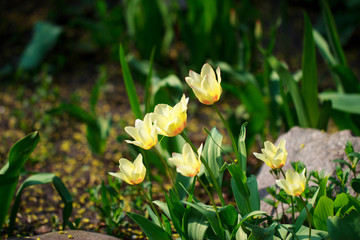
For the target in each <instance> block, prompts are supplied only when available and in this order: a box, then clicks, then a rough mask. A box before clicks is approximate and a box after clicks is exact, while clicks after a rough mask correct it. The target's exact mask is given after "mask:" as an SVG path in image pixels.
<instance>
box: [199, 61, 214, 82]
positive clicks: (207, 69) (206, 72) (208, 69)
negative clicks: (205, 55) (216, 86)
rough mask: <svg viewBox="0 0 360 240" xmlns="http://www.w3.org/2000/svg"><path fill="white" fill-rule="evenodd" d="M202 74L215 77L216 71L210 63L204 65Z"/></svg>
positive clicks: (202, 75)
mask: <svg viewBox="0 0 360 240" xmlns="http://www.w3.org/2000/svg"><path fill="white" fill-rule="evenodd" d="M200 75H201V77H202V78H204V76H205V75H209V77H210V78H213V79H215V72H214V70H213V69H212V67H211V66H210V65H209V64H208V63H205V64H204V65H203V66H202V68H201V73H200Z"/></svg>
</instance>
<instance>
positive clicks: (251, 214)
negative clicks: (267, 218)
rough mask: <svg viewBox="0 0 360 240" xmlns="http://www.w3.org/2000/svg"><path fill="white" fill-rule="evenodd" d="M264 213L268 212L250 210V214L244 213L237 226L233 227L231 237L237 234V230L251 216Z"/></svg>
mask: <svg viewBox="0 0 360 240" xmlns="http://www.w3.org/2000/svg"><path fill="white" fill-rule="evenodd" d="M263 214H266V212H264V211H253V212H250V213H249V214H246V215H244V216H243V217H242V218H241V220H240V222H239V223H238V224H237V225H236V226H235V228H234V229H233V231H232V233H231V239H234V238H235V236H236V234H237V231H238V229H239V228H240V227H241V225H242V224H243V223H244V222H245V221H246V220H248V219H249V218H252V217H254V216H258V215H263Z"/></svg>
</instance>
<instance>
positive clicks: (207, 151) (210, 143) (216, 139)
mask: <svg viewBox="0 0 360 240" xmlns="http://www.w3.org/2000/svg"><path fill="white" fill-rule="evenodd" d="M222 139H223V136H222V135H221V134H220V133H219V132H218V130H217V129H216V127H214V128H213V129H211V131H210V134H209V136H208V137H207V138H206V142H205V146H204V149H203V151H202V155H203V157H204V159H205V160H206V161H207V162H208V165H209V167H210V170H211V171H212V172H213V174H214V176H215V179H216V181H217V183H218V185H219V187H221V184H222V177H223V173H221V172H220V169H221V167H222V164H223V160H222V157H221V144H222ZM205 175H206V178H207V180H208V181H209V182H210V183H211V182H212V179H211V177H210V173H209V172H208V170H207V169H205Z"/></svg>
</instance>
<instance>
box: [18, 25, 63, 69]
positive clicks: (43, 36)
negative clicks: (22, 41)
mask: <svg viewBox="0 0 360 240" xmlns="http://www.w3.org/2000/svg"><path fill="white" fill-rule="evenodd" d="M61 32H62V29H61V27H59V26H57V25H55V24H53V23H50V22H43V21H39V22H37V23H36V24H35V27H34V30H33V36H32V38H31V41H30V42H29V44H28V45H27V47H26V49H25V51H24V52H23V54H22V55H21V58H20V63H19V66H18V68H19V69H22V70H25V71H29V70H33V69H35V68H36V67H38V66H39V65H40V63H41V62H42V61H43V60H44V58H45V57H46V55H47V54H48V53H49V52H50V51H51V49H53V47H54V46H55V44H56V42H57V40H58V38H59V36H60V34H61Z"/></svg>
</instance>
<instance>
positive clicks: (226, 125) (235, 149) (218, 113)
mask: <svg viewBox="0 0 360 240" xmlns="http://www.w3.org/2000/svg"><path fill="white" fill-rule="evenodd" d="M212 106H213V108H214V110H215V112H216V113H217V115H219V117H220V119H221V121H222V122H223V124H224V126H225V128H226V131H227V132H228V134H229V136H230V139H231V143H232V145H233V148H234V151H235V156H236V159H237V160H238V161H239V162H241V158H240V155H239V151H238V148H237V145H236V141H235V138H234V135H233V134H232V132H231V129H230V126H229V124H228V122H227V121H226V120H225V119H224V117H223V116H222V114H221V113H220V111H219V109H218V107H217V106H216V104H213V105H212ZM242 170H243V171H245V170H246V169H242Z"/></svg>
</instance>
